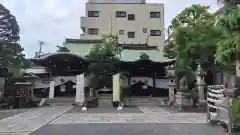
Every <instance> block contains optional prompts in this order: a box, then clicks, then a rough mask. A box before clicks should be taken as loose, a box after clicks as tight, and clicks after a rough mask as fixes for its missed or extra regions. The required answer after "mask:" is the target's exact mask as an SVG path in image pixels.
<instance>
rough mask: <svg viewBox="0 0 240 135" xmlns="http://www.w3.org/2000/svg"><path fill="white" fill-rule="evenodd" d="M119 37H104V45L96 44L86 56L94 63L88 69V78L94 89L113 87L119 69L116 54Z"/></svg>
mask: <svg viewBox="0 0 240 135" xmlns="http://www.w3.org/2000/svg"><path fill="white" fill-rule="evenodd" d="M117 42H118V37H117V36H115V35H112V34H110V35H104V36H103V43H100V44H95V45H94V46H93V47H92V49H91V51H90V53H89V54H88V55H87V56H86V58H87V59H89V60H90V61H92V64H90V65H89V67H88V72H87V74H88V76H89V77H90V81H89V82H91V83H90V84H89V85H90V87H92V88H102V87H104V86H106V87H109V88H111V87H112V75H113V74H114V73H115V72H117V71H118V70H119V69H118V68H117V67H116V66H115V63H117V62H118V59H117V57H116V54H117V53H118V51H119V50H118V49H117V48H118V47H117Z"/></svg>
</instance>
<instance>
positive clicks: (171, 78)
mask: <svg viewBox="0 0 240 135" xmlns="http://www.w3.org/2000/svg"><path fill="white" fill-rule="evenodd" d="M166 70H167V77H168V79H169V82H168V97H169V98H168V99H169V105H171V104H172V103H173V102H174V101H175V91H174V90H175V88H176V82H175V68H174V66H173V65H171V66H168V67H166Z"/></svg>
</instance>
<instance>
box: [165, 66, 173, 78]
mask: <svg viewBox="0 0 240 135" xmlns="http://www.w3.org/2000/svg"><path fill="white" fill-rule="evenodd" d="M165 69H166V71H167V77H169V78H174V77H175V67H174V65H170V66H167V67H165Z"/></svg>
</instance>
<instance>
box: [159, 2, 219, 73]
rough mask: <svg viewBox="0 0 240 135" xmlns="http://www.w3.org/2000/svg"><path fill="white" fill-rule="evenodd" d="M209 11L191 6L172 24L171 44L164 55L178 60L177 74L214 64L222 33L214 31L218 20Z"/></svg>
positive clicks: (205, 7) (200, 6)
mask: <svg viewBox="0 0 240 135" xmlns="http://www.w3.org/2000/svg"><path fill="white" fill-rule="evenodd" d="M208 9H209V7H208V6H202V5H192V6H191V7H188V8H185V9H184V10H183V11H182V12H181V13H180V14H178V15H177V16H176V17H175V18H174V19H173V20H172V24H171V29H172V33H171V37H172V40H170V42H168V44H167V45H166V47H165V49H164V53H165V56H167V57H168V58H175V59H176V68H177V73H178V72H185V71H186V70H187V69H188V68H189V67H192V68H196V64H198V63H200V64H206V63H209V62H213V60H214V54H215V50H216V46H215V43H216V38H218V37H219V31H218V30H217V29H216V28H215V27H214V24H215V16H214V15H213V14H211V13H210V12H208Z"/></svg>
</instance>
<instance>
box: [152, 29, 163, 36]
mask: <svg viewBox="0 0 240 135" xmlns="http://www.w3.org/2000/svg"><path fill="white" fill-rule="evenodd" d="M150 36H161V31H160V30H150Z"/></svg>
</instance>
